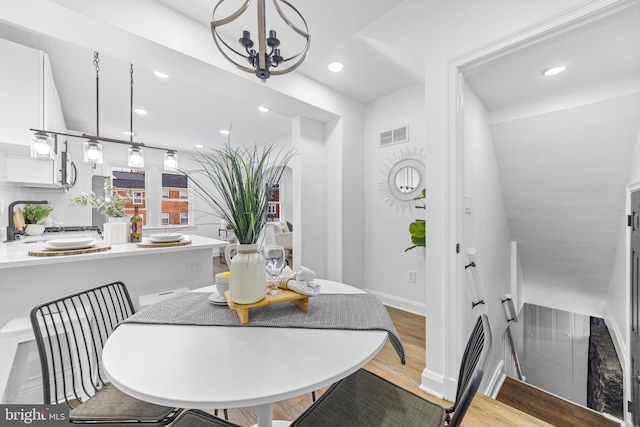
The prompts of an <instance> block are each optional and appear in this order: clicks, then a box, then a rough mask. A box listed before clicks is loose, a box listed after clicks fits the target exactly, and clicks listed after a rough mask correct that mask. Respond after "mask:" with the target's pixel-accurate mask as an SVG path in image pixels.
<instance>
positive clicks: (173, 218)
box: [162, 173, 189, 225]
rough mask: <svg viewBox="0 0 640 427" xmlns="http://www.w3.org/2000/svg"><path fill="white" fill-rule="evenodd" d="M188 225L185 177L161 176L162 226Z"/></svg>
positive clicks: (187, 189)
mask: <svg viewBox="0 0 640 427" xmlns="http://www.w3.org/2000/svg"><path fill="white" fill-rule="evenodd" d="M185 224H189V188H188V179H187V177H186V176H185V175H178V174H172V173H163V174H162V225H185Z"/></svg>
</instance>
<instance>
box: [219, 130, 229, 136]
mask: <svg viewBox="0 0 640 427" xmlns="http://www.w3.org/2000/svg"><path fill="white" fill-rule="evenodd" d="M220 133H221V134H223V135H229V131H228V130H226V129H222V130H221V131H220Z"/></svg>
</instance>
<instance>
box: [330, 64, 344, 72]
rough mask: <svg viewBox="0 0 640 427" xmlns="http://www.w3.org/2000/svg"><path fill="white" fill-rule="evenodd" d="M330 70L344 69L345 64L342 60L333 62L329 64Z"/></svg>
mask: <svg viewBox="0 0 640 427" xmlns="http://www.w3.org/2000/svg"><path fill="white" fill-rule="evenodd" d="M328 68H329V71H331V72H334V73H337V72H339V71H342V69H343V68H344V65H342V62H332V63H331V64H329V67H328Z"/></svg>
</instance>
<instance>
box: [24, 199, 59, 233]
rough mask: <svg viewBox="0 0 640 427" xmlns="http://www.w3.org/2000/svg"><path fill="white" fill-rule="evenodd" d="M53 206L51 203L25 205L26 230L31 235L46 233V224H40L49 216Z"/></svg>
mask: <svg viewBox="0 0 640 427" xmlns="http://www.w3.org/2000/svg"><path fill="white" fill-rule="evenodd" d="M52 210H53V208H52V207H51V206H49V205H25V207H24V219H25V222H26V223H27V225H26V227H25V229H24V232H25V233H27V234H28V235H29V236H38V235H40V234H42V233H44V228H45V227H44V224H39V222H40V221H42V220H43V219H44V218H46V217H47V216H49V212H51V211H52Z"/></svg>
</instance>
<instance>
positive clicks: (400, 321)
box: [214, 259, 550, 427]
mask: <svg viewBox="0 0 640 427" xmlns="http://www.w3.org/2000/svg"><path fill="white" fill-rule="evenodd" d="M226 270H227V267H226V264H225V263H224V261H220V260H218V259H214V273H218V272H220V271H226ZM387 310H388V311H389V314H390V316H391V319H392V320H393V323H394V325H395V326H396V329H397V331H398V334H399V335H400V339H401V340H402V344H403V346H404V349H405V355H406V365H402V364H401V363H400V359H399V358H398V355H397V353H396V352H395V350H394V349H393V346H392V345H391V343H390V342H389V341H387V343H386V344H385V345H384V347H383V348H382V350H381V351H380V352H379V353H378V354H377V355H376V357H375V358H374V359H373V360H372V361H371V362H369V363H368V364H367V365H365V369H367V370H369V371H371V372H374V373H376V374H378V375H380V376H382V377H384V378H386V379H388V380H389V381H391V382H393V383H395V384H397V385H399V386H400V387H403V388H405V389H407V390H410V391H412V392H414V393H416V394H418V395H420V396H423V397H424V398H425V399H427V400H430V401H433V402H435V403H438V404H440V405H443V406H449V402H446V401H443V400H441V399H438V398H437V397H434V396H432V395H430V394H429V393H426V392H425V391H423V390H421V389H420V388H419V384H420V382H421V375H422V371H423V369H424V366H425V360H426V346H425V328H426V322H425V318H424V317H423V316H419V315H416V314H413V313H408V312H405V311H402V310H398V309H395V308H392V307H387ZM325 390H326V387H325V388H324V389H322V390H317V391H316V396H318V397H319V396H320V395H321V394H322V393H323V392H324V391H325ZM311 403H312V399H311V394H310V393H309V394H306V395H303V396H298V397H295V398H292V399H287V400H284V401H280V402H276V403H274V405H273V417H274V419H279V420H293V419H295V418H297V417H298V416H299V415H300V414H301V413H302V412H303V411H304V410H305V409H306V408H307V407H308V406H309V405H311ZM228 413H229V420H230V421H231V422H234V423H236V424H239V425H241V426H250V425H252V424H255V423H257V414H256V408H255V407H248V408H236V409H229V410H228ZM219 415H220V416H222V413H220V414H219ZM549 425H550V424H547V423H546V422H544V421H541V420H538V419H536V418H534V417H532V416H531V415H528V414H525V413H523V412H520V411H518V410H517V409H514V408H512V407H510V406H507V405H506V404H504V403H502V402H498V401H496V400H494V399H491V398H488V397H486V396H483V395H477V396H476V398H475V399H474V401H473V403H472V405H471V408H470V409H469V412H468V413H467V415H466V417H465V419H464V421H463V427H498V426H504V427H507V426H508V427H514V426H522V427H524V426H527V427H528V426H547V427H548V426H549ZM327 427H329V426H327ZM353 427H360V426H353ZM363 427H364V426H363ZM367 427H368V426H367ZM399 427H411V426H399Z"/></svg>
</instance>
